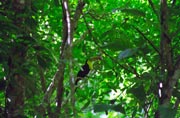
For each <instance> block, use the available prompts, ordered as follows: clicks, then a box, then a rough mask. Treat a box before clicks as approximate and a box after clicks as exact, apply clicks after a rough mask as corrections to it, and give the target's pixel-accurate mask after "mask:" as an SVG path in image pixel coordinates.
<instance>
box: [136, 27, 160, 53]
mask: <svg viewBox="0 0 180 118" xmlns="http://www.w3.org/2000/svg"><path fill="white" fill-rule="evenodd" d="M133 28H134V29H135V30H136V31H137V32H138V33H139V34H140V35H141V36H142V37H143V38H144V39H145V40H146V41H147V42H148V43H149V44H150V46H151V47H152V48H153V49H154V50H155V51H156V52H157V53H158V54H159V56H160V55H161V54H160V52H159V50H158V49H157V48H156V46H155V45H154V44H153V42H151V41H150V40H149V39H148V38H147V37H146V36H145V35H144V34H143V33H142V32H141V31H140V30H139V29H138V28H137V27H135V26H133Z"/></svg>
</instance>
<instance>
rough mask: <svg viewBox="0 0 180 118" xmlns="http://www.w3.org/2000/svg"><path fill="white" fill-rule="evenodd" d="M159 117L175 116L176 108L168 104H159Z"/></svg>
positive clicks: (168, 117) (170, 117)
mask: <svg viewBox="0 0 180 118" xmlns="http://www.w3.org/2000/svg"><path fill="white" fill-rule="evenodd" d="M159 111H160V118H175V116H176V112H177V111H176V110H175V109H172V108H170V107H169V106H162V105H161V106H159Z"/></svg>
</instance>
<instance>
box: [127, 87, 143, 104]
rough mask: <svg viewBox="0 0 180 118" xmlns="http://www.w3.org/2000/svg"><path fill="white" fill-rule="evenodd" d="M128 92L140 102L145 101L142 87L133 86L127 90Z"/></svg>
mask: <svg viewBox="0 0 180 118" xmlns="http://www.w3.org/2000/svg"><path fill="white" fill-rule="evenodd" d="M129 92H130V93H132V94H133V95H134V96H135V97H136V98H137V99H138V100H139V101H140V102H143V101H145V99H146V93H145V90H144V87H143V85H140V86H136V85H135V86H134V87H132V88H131V89H130V90H129Z"/></svg>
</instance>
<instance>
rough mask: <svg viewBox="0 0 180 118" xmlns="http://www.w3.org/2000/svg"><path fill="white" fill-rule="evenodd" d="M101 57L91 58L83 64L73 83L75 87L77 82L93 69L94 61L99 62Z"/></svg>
mask: <svg viewBox="0 0 180 118" xmlns="http://www.w3.org/2000/svg"><path fill="white" fill-rule="evenodd" d="M101 59H102V58H101V56H96V57H92V58H90V59H87V60H86V62H85V64H84V65H83V66H82V67H81V69H80V70H79V72H78V73H77V79H76V81H75V85H77V84H78V82H79V80H82V79H83V78H84V77H86V76H87V75H88V73H89V71H90V70H92V69H93V63H94V62H95V61H96V60H101Z"/></svg>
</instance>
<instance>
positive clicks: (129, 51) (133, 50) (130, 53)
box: [118, 48, 137, 60]
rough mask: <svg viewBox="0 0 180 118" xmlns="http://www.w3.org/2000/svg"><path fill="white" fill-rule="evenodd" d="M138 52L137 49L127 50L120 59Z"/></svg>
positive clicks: (120, 55)
mask: <svg viewBox="0 0 180 118" xmlns="http://www.w3.org/2000/svg"><path fill="white" fill-rule="evenodd" d="M136 52H137V49H136V48H135V49H126V50H124V51H122V52H121V53H120V54H119V56H118V58H119V59H120V60H121V59H124V58H127V57H130V56H132V55H134V54H135V53H136Z"/></svg>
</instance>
